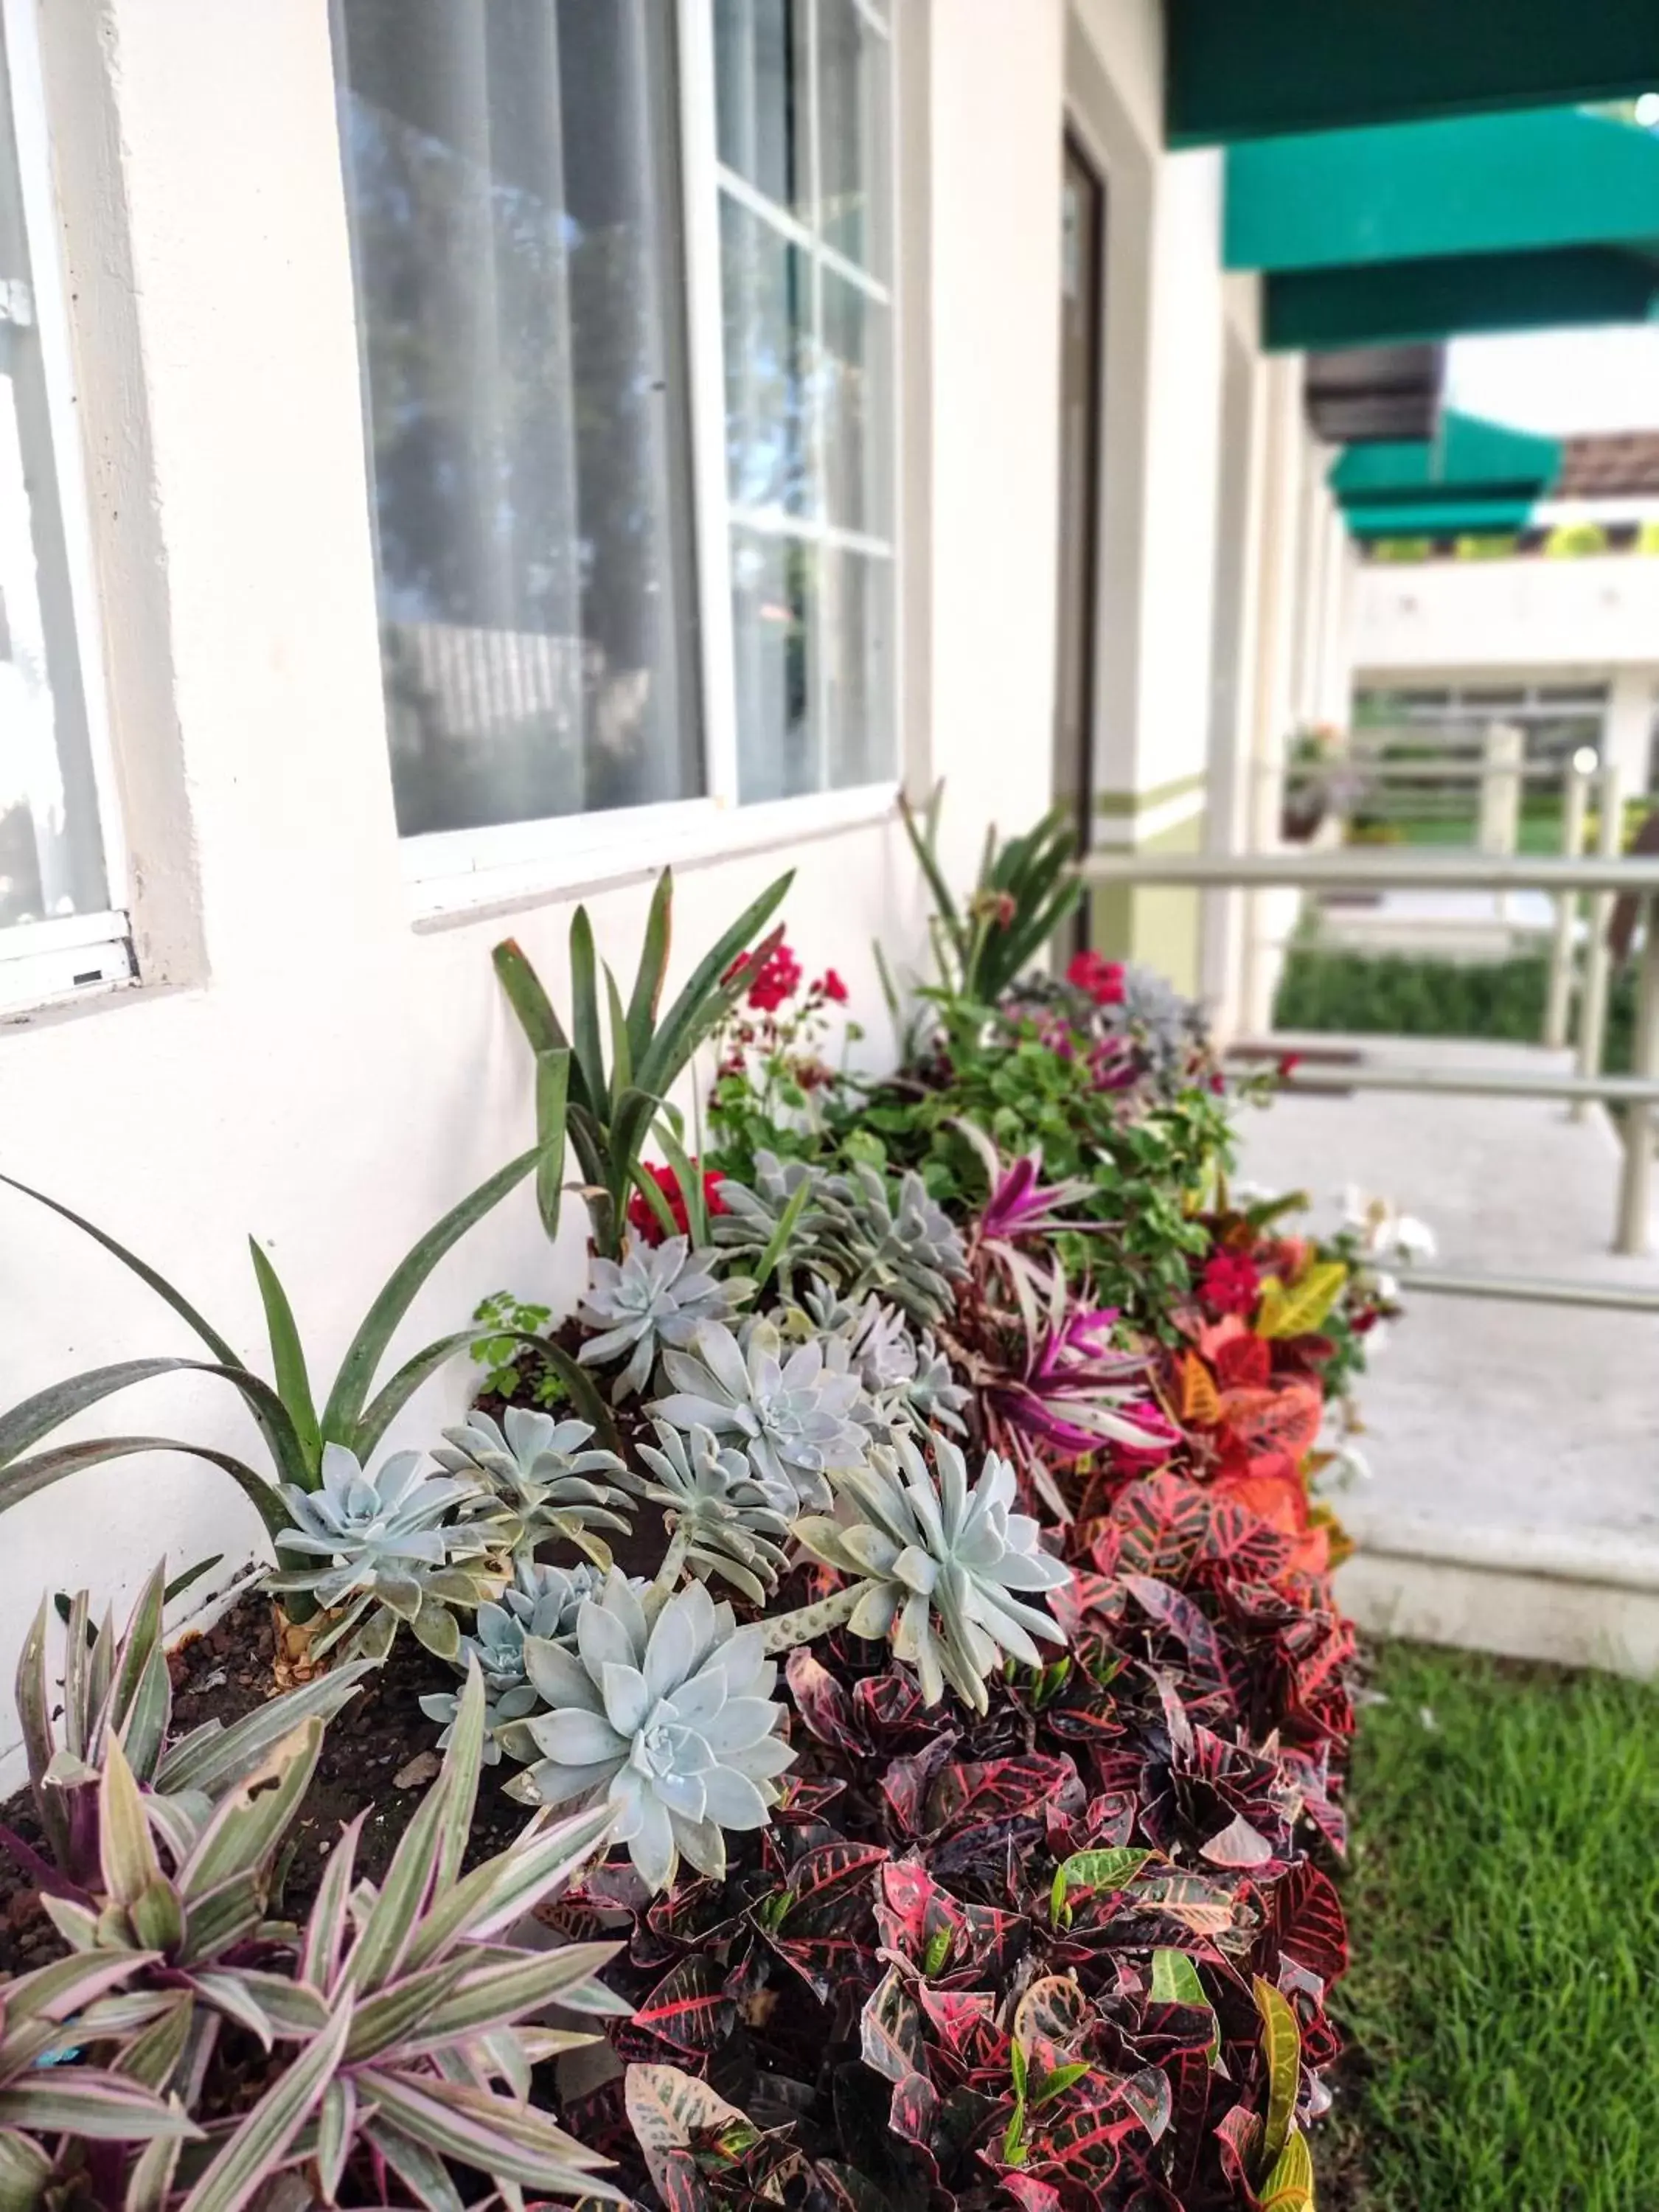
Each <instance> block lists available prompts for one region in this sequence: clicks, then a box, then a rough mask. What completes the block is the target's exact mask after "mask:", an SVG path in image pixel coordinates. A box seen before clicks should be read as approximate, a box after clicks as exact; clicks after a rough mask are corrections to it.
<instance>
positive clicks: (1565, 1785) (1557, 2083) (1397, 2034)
mask: <svg viewBox="0 0 1659 2212" xmlns="http://www.w3.org/2000/svg"><path fill="white" fill-rule="evenodd" d="M1375 1687H1376V1689H1378V1690H1379V1691H1381V1692H1383V1695H1384V1696H1385V1698H1386V1699H1387V1702H1386V1703H1385V1704H1382V1705H1370V1706H1369V1707H1367V1709H1366V1710H1365V1711H1364V1714H1363V1716H1362V1720H1361V1726H1360V1732H1359V1737H1358V1746H1357V1748H1356V1755H1355V1760H1354V1770H1353V1782H1352V1813H1353V1820H1354V1837H1353V1849H1352V1873H1351V1875H1350V1876H1349V1878H1348V1881H1347V1884H1346V1902H1347V1907H1348V1911H1349V1915H1350V1918H1351V1921H1352V1941H1353V1954H1354V1966H1353V1971H1352V1974H1351V1976H1350V1978H1348V1980H1347V1981H1346V1983H1345V1984H1343V1986H1342V1989H1341V1990H1340V1991H1339V1993H1338V1999H1337V2007H1336V2008H1337V2010H1338V2012H1339V2013H1340V2016H1341V2017H1342V2020H1343V2024H1344V2027H1345V2028H1346V2032H1347V2033H1348V2034H1349V2036H1350V2037H1351V2039H1353V2040H1354V2041H1355V2042H1356V2043H1357V2044H1358V2046H1359V2050H1360V2052H1361V2054H1362V2055H1361V2057H1360V2060H1359V2062H1358V2065H1357V2067H1356V2069H1355V2071H1356V2075H1357V2077H1358V2078H1357V2080H1356V2081H1355V2082H1354V2083H1353V2084H1352V2086H1350V2087H1347V2088H1346V2090H1345V2091H1344V2092H1343V2093H1342V2094H1341V2096H1340V2104H1339V2112H1340V2117H1339V2118H1336V2120H1335V2122H1334V2132H1335V2140H1334V2141H1329V2149H1328V2166H1329V2170H1330V2171H1331V2172H1332V2173H1333V2177H1334V2175H1335V2173H1336V2172H1338V2171H1339V2170H1341V2171H1343V2172H1345V2173H1346V2172H1349V2171H1351V2170H1352V2167H1353V2166H1356V2165H1357V2166H1358V2170H1359V2171H1360V2172H1361V2173H1363V2175H1364V2179H1363V2181H1362V2182H1361V2183H1360V2184H1359V2185H1358V2193H1357V2194H1354V2193H1352V2191H1351V2192H1350V2194H1349V2195H1348V2197H1346V2198H1345V2199H1344V2203H1346V2204H1352V2205H1353V2206H1354V2207H1355V2208H1356V2212H1358V2208H1361V2207H1363V2208H1364V2212H1654V2208H1656V2207H1659V1689H1655V1688H1651V1687H1648V1686H1643V1685H1639V1684H1635V1683H1630V1682H1626V1681H1621V1680H1618V1679H1617V1678H1615V1677H1613V1676H1611V1675H1604V1674H1576V1675H1568V1674H1558V1673H1556V1672H1554V1671H1553V1670H1547V1669H1543V1668H1516V1667H1514V1666H1510V1665H1507V1664H1505V1663H1504V1662H1494V1661H1492V1660H1487V1659H1482V1658H1479V1657H1474V1656H1469V1655H1467V1654H1462V1653H1451V1652H1443V1651H1431V1650H1421V1649H1416V1648H1413V1647H1410V1646H1407V1645H1399V1644H1396V1645H1391V1646H1389V1647H1386V1648H1385V1649H1384V1650H1383V1652H1382V1654H1381V1656H1380V1662H1379V1665H1378V1668H1377V1672H1376V1678H1375ZM1356 2138H1357V2145H1356ZM1328 2140H1329V2139H1328ZM1356 2150H1357V2155H1356Z"/></svg>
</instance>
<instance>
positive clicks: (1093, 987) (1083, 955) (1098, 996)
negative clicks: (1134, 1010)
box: [1066, 952, 1123, 1006]
mask: <svg viewBox="0 0 1659 2212" xmlns="http://www.w3.org/2000/svg"><path fill="white" fill-rule="evenodd" d="M1066 981H1067V982H1068V983H1070V984H1071V985H1072V986H1073V988H1074V989H1076V990H1079V991H1082V992H1084V993H1085V994H1086V995H1087V996H1088V997H1090V998H1091V999H1092V1000H1094V1002H1095V1004H1096V1006H1121V1005H1122V1003H1123V963H1122V962H1121V960H1103V959H1102V957H1101V956H1100V954H1099V953H1098V952H1077V953H1073V956H1072V963H1071V965H1070V967H1068V968H1067V969H1066Z"/></svg>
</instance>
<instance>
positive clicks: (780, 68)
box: [714, 0, 811, 209]
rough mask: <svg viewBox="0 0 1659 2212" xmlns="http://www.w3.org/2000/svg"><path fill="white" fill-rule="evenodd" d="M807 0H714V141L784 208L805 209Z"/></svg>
mask: <svg viewBox="0 0 1659 2212" xmlns="http://www.w3.org/2000/svg"><path fill="white" fill-rule="evenodd" d="M806 13H807V11H806V5H805V0H714V87H715V106H716V118H715V122H716V136H717V143H718V148H719V152H720V160H721V161H723V162H724V163H725V164H726V167H727V168H728V169H732V170H734V171H735V172H736V173H737V174H738V176H740V177H742V178H744V179H745V181H746V182H748V183H749V184H751V185H754V187H755V189H756V191H762V192H764V193H765V194H766V196H767V197H768V198H769V199H772V200H775V201H776V202H777V204H778V205H779V206H780V207H784V208H792V209H793V208H797V207H799V208H801V209H805V207H806V205H807V202H808V200H809V197H810V195H811V156H810V155H809V154H808V151H807V144H806V131H807V120H806V109H807V88H806Z"/></svg>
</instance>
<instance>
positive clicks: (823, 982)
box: [812, 968, 847, 1006]
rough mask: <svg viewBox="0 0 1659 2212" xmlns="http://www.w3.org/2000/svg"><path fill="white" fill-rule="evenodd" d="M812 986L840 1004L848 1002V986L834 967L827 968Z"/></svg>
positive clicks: (824, 996)
mask: <svg viewBox="0 0 1659 2212" xmlns="http://www.w3.org/2000/svg"><path fill="white" fill-rule="evenodd" d="M812 988H813V989H814V990H815V991H817V992H818V993H819V994H821V995H822V996H823V998H826V999H833V1000H835V1002H836V1005H837V1006H845V1005H846V1004H847V986H846V984H845V983H843V982H842V980H841V977H840V976H839V975H836V971H835V969H833V968H826V969H824V971H823V975H821V976H820V977H819V979H818V981H817V982H816V983H814V984H813V986H812Z"/></svg>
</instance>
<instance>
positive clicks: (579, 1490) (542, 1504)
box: [436, 1406, 632, 1567]
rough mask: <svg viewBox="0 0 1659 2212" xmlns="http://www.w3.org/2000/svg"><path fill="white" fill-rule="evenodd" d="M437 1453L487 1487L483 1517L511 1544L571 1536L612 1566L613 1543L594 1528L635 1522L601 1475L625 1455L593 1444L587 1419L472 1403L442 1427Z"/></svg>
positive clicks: (519, 1547) (624, 1527) (521, 1546)
mask: <svg viewBox="0 0 1659 2212" xmlns="http://www.w3.org/2000/svg"><path fill="white" fill-rule="evenodd" d="M436 1456H437V1460H438V1463H439V1465H440V1466H441V1467H443V1468H447V1469H448V1470H449V1472H450V1473H451V1474H456V1475H460V1476H464V1477H470V1478H471V1481H472V1483H473V1484H474V1485H475V1486H477V1487H478V1488H482V1489H483V1491H484V1492H486V1493H487V1502H486V1503H485V1504H484V1505H483V1508H482V1511H483V1519H484V1520H485V1521H486V1522H489V1524H490V1534H491V1537H492V1539H493V1541H495V1542H496V1543H498V1544H500V1545H501V1546H502V1547H504V1548H506V1549H508V1550H512V1551H513V1552H522V1553H526V1554H532V1553H534V1551H535V1548H536V1547H537V1545H538V1544H540V1543H546V1542H551V1541H559V1542H563V1543H568V1544H574V1546H575V1547H576V1548H577V1550H578V1551H581V1552H586V1554H587V1556H588V1558H589V1559H593V1560H595V1561H596V1562H597V1563H598V1564H599V1565H600V1566H601V1567H607V1566H609V1565H610V1564H611V1550H610V1547H609V1546H608V1545H607V1544H606V1543H605V1540H604V1538H603V1537H601V1536H599V1535H596V1534H594V1531H595V1530H596V1529H599V1528H610V1529H613V1530H615V1531H616V1532H617V1533H618V1534H623V1535H626V1534H627V1533H628V1530H629V1527H630V1526H631V1525H632V1524H631V1522H630V1521H629V1517H628V1516H629V1498H628V1493H627V1492H625V1491H623V1490H619V1489H618V1488H617V1486H616V1484H615V1483H614V1482H611V1481H609V1480H605V1479H604V1478H605V1477H609V1476H611V1475H615V1474H621V1472H622V1466H623V1463H622V1462H621V1460H620V1459H618V1458H617V1455H616V1453H615V1452H612V1451H606V1450H605V1449H604V1448H603V1447H597V1446H595V1445H594V1443H593V1431H592V1425H590V1424H589V1423H588V1422H586V1421H578V1420H570V1419H564V1420H556V1419H554V1417H553V1415H552V1414H551V1413H538V1412H534V1411H532V1409H531V1408H530V1407H525V1406H509V1407H507V1411H506V1413H504V1414H503V1416H502V1418H501V1420H500V1421H499V1422H497V1421H495V1420H494V1419H492V1418H491V1416H490V1415H489V1414H488V1413H479V1412H477V1410H476V1409H475V1410H474V1411H473V1412H472V1413H471V1414H469V1415H468V1417H467V1419H466V1421H465V1423H464V1424H463V1425H462V1426H460V1427H459V1428H454V1429H446V1430H445V1431H444V1442H443V1444H442V1446H441V1448H440V1449H439V1451H438V1453H437V1455H436ZM596 1478H599V1479H597V1480H596Z"/></svg>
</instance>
